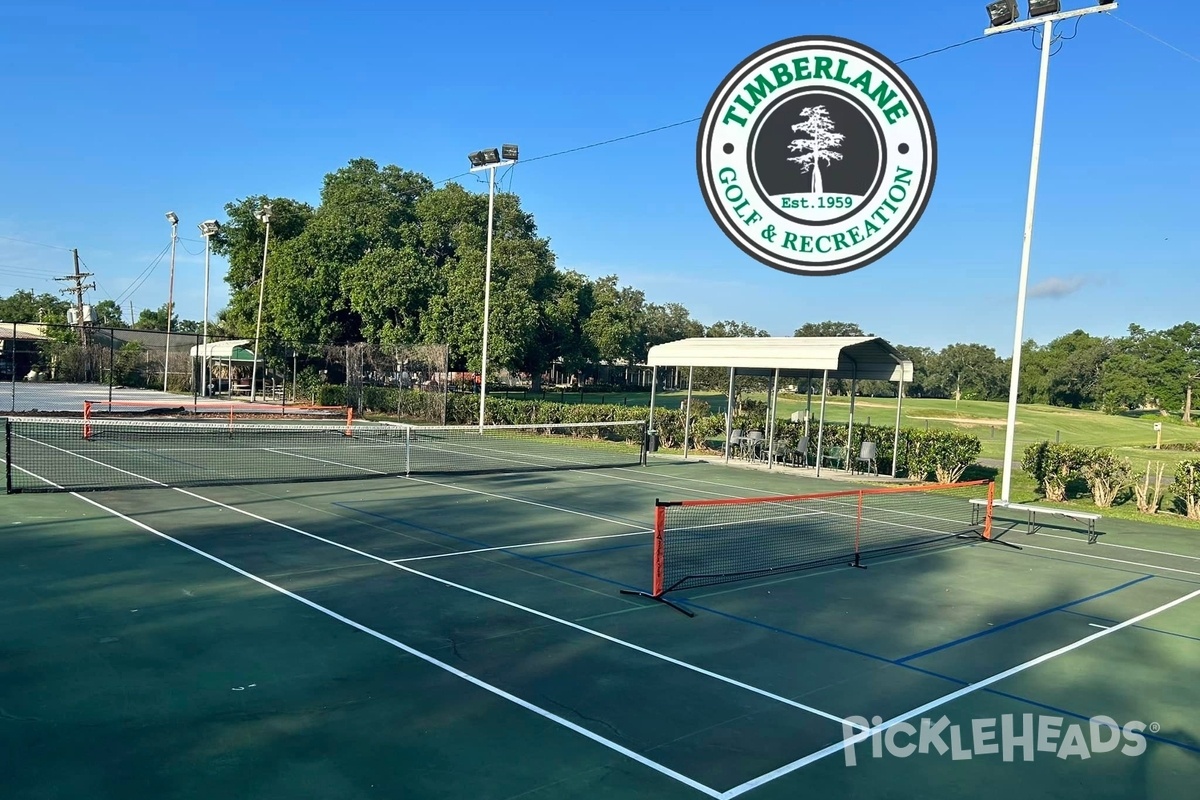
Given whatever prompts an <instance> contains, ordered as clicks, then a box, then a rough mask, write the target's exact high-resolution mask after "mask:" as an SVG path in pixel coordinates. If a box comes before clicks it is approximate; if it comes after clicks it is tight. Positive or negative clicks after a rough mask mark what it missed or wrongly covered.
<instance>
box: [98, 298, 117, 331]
mask: <svg viewBox="0 0 1200 800" xmlns="http://www.w3.org/2000/svg"><path fill="white" fill-rule="evenodd" d="M92 312H93V313H94V314H95V315H96V324H97V325H100V326H102V327H109V328H120V327H121V326H123V325H124V324H125V318H124V316H123V315H122V314H121V307H120V306H119V305H117V303H116V301H115V300H101V301H100V302H99V303H96V305H95V306H93V307H92Z"/></svg>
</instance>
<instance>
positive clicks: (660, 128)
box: [434, 36, 987, 186]
mask: <svg viewBox="0 0 1200 800" xmlns="http://www.w3.org/2000/svg"><path fill="white" fill-rule="evenodd" d="M986 38H987V37H986V36H975V37H972V38H970V39H964V40H963V41H961V42H955V43H954V44H948V45H946V46H945V47H939V48H937V49H935V50H929V51H927V52H924V53H919V54H917V55H915V56H909V57H907V58H902V59H900V60H899V61H897V62H895V63H896V64H906V63H908V62H910V61H917V60H919V59H922V58H928V57H929V56H935V55H938V54H939V53H945V52H947V51H949V50H954V49H956V48H959V47H965V46H966V45H969V44H974V43H975V42H979V41H983V40H984V39H986ZM701 119H702V118H701V117H691V118H690V119H682V120H679V121H678V122H671V123H668V124H666V125H659V126H657V127H654V128H647V129H646V130H641V131H635V132H634V133H627V134H625V135H623V136H614V137H613V138H611V139H604V140H602V141H599V142H592V143H591V144H583V145H579V146H577V147H568V148H566V149H565V150H557V151H555V152H553V153H545V154H543V155H540V156H534V157H533V158H523V159H521V161H520V163H521V164H532V163H534V162H536V161H545V160H546V159H549V158H558V157H560V156H565V155H570V154H572V153H580V152H583V151H584V150H592V149H595V148H597V147H605V146H607V145H610V144H616V143H617V142H625V141H629V140H630V139H637V138H639V137H642V136H649V135H650V134H652V133H660V132H662V131H668V130H671V129H672V128H678V127H681V126H683V125H690V124H692V123H693V122H699V121H700V120H701ZM510 172H511V167H510ZM471 174H473V173H471V171H470V170H468V171H466V172H460V173H459V174H457V175H452V176H450V177H449V178H445V179H443V180H440V181H437V182H436V183H435V184H434V185H435V186H441V185H444V184H447V183H450V182H451V181H455V180H458V179H459V178H465V177H468V176H470V175H471ZM509 177H510V181H509V183H510V185H511V175H510V176H509Z"/></svg>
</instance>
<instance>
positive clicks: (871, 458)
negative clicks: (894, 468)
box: [855, 442, 879, 475]
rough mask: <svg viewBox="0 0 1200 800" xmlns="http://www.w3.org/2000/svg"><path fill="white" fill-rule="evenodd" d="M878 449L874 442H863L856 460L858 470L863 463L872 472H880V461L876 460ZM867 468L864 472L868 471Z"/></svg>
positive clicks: (876, 473)
mask: <svg viewBox="0 0 1200 800" xmlns="http://www.w3.org/2000/svg"><path fill="white" fill-rule="evenodd" d="M877 449H878V448H876V446H875V443H874V442H863V443H862V449H861V450H859V452H858V458H857V459H856V462H855V467H856V471H857V466H858V465H859V464H862V465H864V466H865V467H866V468H867V469H869V470H870V471H871V473H872V474H874V475H878V474H879V462H878V461H877V460H876V451H877ZM867 469H864V470H863V472H866V471H867Z"/></svg>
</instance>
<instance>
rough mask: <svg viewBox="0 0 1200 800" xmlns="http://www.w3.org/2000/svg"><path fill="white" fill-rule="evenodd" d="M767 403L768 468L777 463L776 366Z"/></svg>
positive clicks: (777, 402)
mask: <svg viewBox="0 0 1200 800" xmlns="http://www.w3.org/2000/svg"><path fill="white" fill-rule="evenodd" d="M768 400H769V401H770V402H768V403H767V413H768V414H769V415H770V416H768V417H767V469H772V468H773V467H774V465H775V417H776V416H778V408H777V406H778V405H779V367H776V368H775V377H774V378H772V379H771V396H770V397H769V398H768Z"/></svg>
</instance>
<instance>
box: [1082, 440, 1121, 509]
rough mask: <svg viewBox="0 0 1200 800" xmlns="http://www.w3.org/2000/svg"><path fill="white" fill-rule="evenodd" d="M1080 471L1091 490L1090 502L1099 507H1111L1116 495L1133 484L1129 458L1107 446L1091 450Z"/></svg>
mask: <svg viewBox="0 0 1200 800" xmlns="http://www.w3.org/2000/svg"><path fill="white" fill-rule="evenodd" d="M1081 471H1082V473H1083V477H1084V478H1086V479H1087V482H1088V488H1089V489H1091V491H1092V502H1093V503H1095V504H1096V505H1097V506H1099V507H1100V508H1111V507H1112V504H1113V501H1115V500H1116V499H1117V496H1118V495H1120V494H1121V493H1122V492H1124V491H1125V490H1126V489H1127V488H1129V486H1131V485H1132V484H1133V466H1132V465H1131V464H1130V463H1129V459H1127V458H1120V457H1118V456H1117V455H1116V454H1115V453H1113V451H1111V450H1108V449H1107V448H1103V447H1098V448H1096V449H1094V450H1092V451H1091V453H1090V454H1089V455H1088V457H1087V461H1086V463H1085V464H1084V465H1083V469H1082V470H1081Z"/></svg>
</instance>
